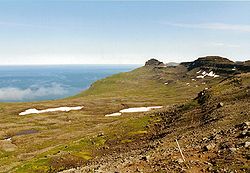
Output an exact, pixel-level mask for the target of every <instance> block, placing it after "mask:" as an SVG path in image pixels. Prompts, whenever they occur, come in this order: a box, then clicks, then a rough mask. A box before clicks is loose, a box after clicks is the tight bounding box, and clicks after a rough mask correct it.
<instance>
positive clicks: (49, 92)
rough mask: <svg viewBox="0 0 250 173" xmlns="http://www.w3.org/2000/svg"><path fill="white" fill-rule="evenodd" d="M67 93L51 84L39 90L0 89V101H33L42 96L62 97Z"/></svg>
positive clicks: (31, 88) (60, 87)
mask: <svg viewBox="0 0 250 173" xmlns="http://www.w3.org/2000/svg"><path fill="white" fill-rule="evenodd" d="M66 92H67V91H66V90H65V89H64V88H63V87H62V86H61V85H59V84H57V83H52V84H51V86H46V87H44V86H42V87H39V88H33V87H30V88H26V89H20V88H15V87H5V88H0V100H17V101H21V100H24V99H34V98H37V97H44V96H55V95H63V94H65V93H66Z"/></svg>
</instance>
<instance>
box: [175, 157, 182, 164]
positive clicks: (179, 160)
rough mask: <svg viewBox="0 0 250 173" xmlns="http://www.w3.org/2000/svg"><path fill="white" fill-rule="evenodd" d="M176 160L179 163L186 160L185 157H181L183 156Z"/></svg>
mask: <svg viewBox="0 0 250 173" xmlns="http://www.w3.org/2000/svg"><path fill="white" fill-rule="evenodd" d="M176 162H177V163H183V162H184V160H183V159H181V158H179V159H177V160H176Z"/></svg>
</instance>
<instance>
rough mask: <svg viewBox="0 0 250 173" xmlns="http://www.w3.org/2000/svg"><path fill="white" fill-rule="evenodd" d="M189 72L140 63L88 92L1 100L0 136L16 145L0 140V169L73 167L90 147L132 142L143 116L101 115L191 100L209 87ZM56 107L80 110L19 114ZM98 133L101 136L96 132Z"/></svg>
mask: <svg viewBox="0 0 250 173" xmlns="http://www.w3.org/2000/svg"><path fill="white" fill-rule="evenodd" d="M191 75H192V74H186V71H185V69H184V68H182V67H177V68H162V69H155V68H151V67H142V68H138V69H136V70H134V71H132V72H127V73H120V74H116V75H112V76H110V77H107V78H105V79H102V80H98V81H96V82H95V83H94V84H92V86H91V87H90V88H89V89H88V90H86V91H83V92H82V93H80V94H78V95H76V96H72V97H69V98H65V99H60V100H54V101H41V102H30V103H1V104H0V129H1V131H0V139H4V137H8V136H13V137H12V144H14V145H15V146H16V147H15V148H14V149H13V150H11V151H9V150H8V149H9V148H8V147H11V145H9V143H7V144H6V142H5V143H4V142H3V141H2V142H1V143H0V171H2V172H5V171H10V170H12V171H13V172H35V171H38V172H39V171H40V172H46V171H52V172H53V171H58V170H62V169H64V168H68V167H70V166H72V165H71V164H72V163H71V162H70V160H72V162H73V161H74V163H76V164H78V163H79V164H83V163H84V162H85V161H86V160H89V159H91V158H93V157H95V154H96V152H95V151H96V150H97V149H98V148H100V147H103V146H105V143H106V142H107V141H109V140H118V141H120V142H121V143H126V142H132V141H133V136H138V135H143V134H145V133H147V131H146V130H145V126H146V125H147V124H148V123H149V122H150V117H149V116H148V115H147V114H146V115H144V113H130V114H124V115H122V116H120V117H105V116H104V115H105V114H108V113H113V112H117V111H119V110H120V109H123V108H127V107H137V106H158V105H162V106H168V105H172V104H176V103H182V102H184V101H186V100H188V99H191V98H193V97H195V96H196V94H197V92H198V91H200V90H202V89H204V88H205V87H207V86H209V83H207V84H206V85H204V84H201V82H200V81H193V82H191ZM187 82H188V83H190V86H188V85H187ZM214 82H216V80H214ZM165 83H168V84H165ZM59 106H84V108H83V109H82V110H80V111H71V112H53V113H44V114H31V115H26V116H19V115H18V113H20V112H22V111H24V110H26V109H29V108H37V109H46V108H53V107H59ZM30 129H32V130H37V133H32V134H25V135H19V136H15V134H16V133H17V132H20V131H25V130H30ZM99 133H104V134H105V135H104V136H98V134H99ZM131 136H132V137H131ZM3 143H4V144H3ZM8 145H9V146H8ZM69 153H70V154H69ZM59 158H61V159H63V160H64V161H63V163H65V165H56V164H55V163H56V159H59ZM73 166H77V165H73Z"/></svg>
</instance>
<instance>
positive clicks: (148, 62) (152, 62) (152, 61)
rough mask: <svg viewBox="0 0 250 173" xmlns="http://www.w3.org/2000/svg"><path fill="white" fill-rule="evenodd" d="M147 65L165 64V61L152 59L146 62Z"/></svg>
mask: <svg viewBox="0 0 250 173" xmlns="http://www.w3.org/2000/svg"><path fill="white" fill-rule="evenodd" d="M145 66H165V65H164V63H163V62H160V61H158V60H157V59H154V58H152V59H150V60H148V61H147V62H146V63H145Z"/></svg>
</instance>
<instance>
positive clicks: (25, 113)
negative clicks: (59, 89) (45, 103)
mask: <svg viewBox="0 0 250 173" xmlns="http://www.w3.org/2000/svg"><path fill="white" fill-rule="evenodd" d="M82 108H83V106H76V107H58V108H49V109H43V110H37V109H27V110H25V111H24V112H21V113H19V115H28V114H40V113H45V112H56V111H63V112H69V111H71V110H80V109H82Z"/></svg>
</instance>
